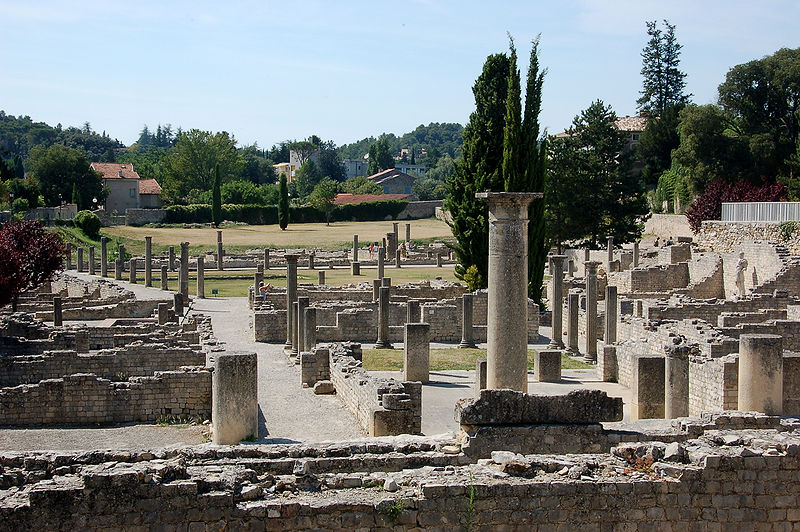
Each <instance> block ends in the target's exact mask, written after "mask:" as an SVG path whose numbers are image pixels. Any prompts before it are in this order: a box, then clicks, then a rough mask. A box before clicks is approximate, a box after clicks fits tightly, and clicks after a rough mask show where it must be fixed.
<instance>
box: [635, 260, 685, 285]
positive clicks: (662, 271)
mask: <svg viewBox="0 0 800 532" xmlns="http://www.w3.org/2000/svg"><path fill="white" fill-rule="evenodd" d="M629 273H630V278H631V280H630V291H631V292H669V291H671V290H674V289H675V288H685V287H687V286H688V285H689V264H688V263H686V262H680V263H678V264H662V265H660V266H653V267H650V268H635V269H633V270H630V272H629Z"/></svg>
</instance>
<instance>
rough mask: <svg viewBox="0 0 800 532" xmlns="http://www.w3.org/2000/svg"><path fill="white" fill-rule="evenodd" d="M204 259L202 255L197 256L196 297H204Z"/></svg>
mask: <svg viewBox="0 0 800 532" xmlns="http://www.w3.org/2000/svg"><path fill="white" fill-rule="evenodd" d="M205 262H206V260H205V258H204V257H203V256H202V255H198V256H197V297H199V298H201V299H205V297H206V272H205V269H206V264H205Z"/></svg>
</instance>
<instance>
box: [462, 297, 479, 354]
mask: <svg viewBox="0 0 800 532" xmlns="http://www.w3.org/2000/svg"><path fill="white" fill-rule="evenodd" d="M473 297H474V296H473V295H472V294H469V293H467V294H461V343H460V344H458V347H461V348H464V349H467V348H473V347H475V340H474V337H473V334H472V308H473V305H472V304H473Z"/></svg>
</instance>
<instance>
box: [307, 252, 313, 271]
mask: <svg viewBox="0 0 800 532" xmlns="http://www.w3.org/2000/svg"><path fill="white" fill-rule="evenodd" d="M308 269H309V270H313V269H314V254H313V253H309V254H308Z"/></svg>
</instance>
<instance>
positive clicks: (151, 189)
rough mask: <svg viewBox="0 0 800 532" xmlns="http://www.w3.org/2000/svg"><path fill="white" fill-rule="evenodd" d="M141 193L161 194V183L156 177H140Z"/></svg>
mask: <svg viewBox="0 0 800 532" xmlns="http://www.w3.org/2000/svg"><path fill="white" fill-rule="evenodd" d="M139 194H161V185H159V184H158V181H156V180H155V179H140V180H139Z"/></svg>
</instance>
